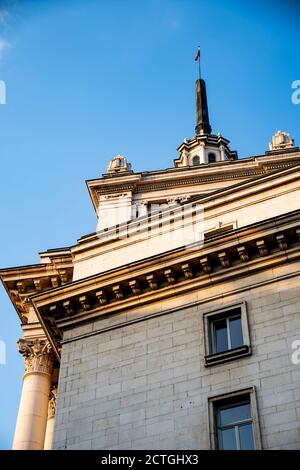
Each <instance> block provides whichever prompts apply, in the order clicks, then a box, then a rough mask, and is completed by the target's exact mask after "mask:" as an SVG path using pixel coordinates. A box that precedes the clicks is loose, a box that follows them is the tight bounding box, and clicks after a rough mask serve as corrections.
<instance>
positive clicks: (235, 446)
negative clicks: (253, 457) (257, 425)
mask: <svg viewBox="0 0 300 470" xmlns="http://www.w3.org/2000/svg"><path fill="white" fill-rule="evenodd" d="M217 435H218V448H219V449H223V450H253V449H255V446H254V438H253V427H252V416H251V408H250V401H249V400H248V401H246V402H244V403H239V404H235V405H234V404H233V405H229V406H221V407H220V408H218V410H217Z"/></svg>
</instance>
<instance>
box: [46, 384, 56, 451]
mask: <svg viewBox="0 0 300 470" xmlns="http://www.w3.org/2000/svg"><path fill="white" fill-rule="evenodd" d="M56 398H57V387H56V385H55V386H54V387H53V388H52V389H51V392H50V400H49V405H48V419H47V427H46V436H45V445H44V450H51V449H52V442H53V433H54V422H55V411H56Z"/></svg>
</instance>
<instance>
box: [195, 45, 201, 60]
mask: <svg viewBox="0 0 300 470" xmlns="http://www.w3.org/2000/svg"><path fill="white" fill-rule="evenodd" d="M198 60H200V47H198V50H197V54H196V57H195V61H196V62H197V61H198Z"/></svg>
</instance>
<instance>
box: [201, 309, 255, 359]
mask: <svg viewBox="0 0 300 470" xmlns="http://www.w3.org/2000/svg"><path fill="white" fill-rule="evenodd" d="M204 331H205V350H206V355H205V365H207V366H208V365H213V364H218V363H220V362H224V361H229V360H232V359H234V358H238V357H242V356H246V355H249V354H251V348H250V337H249V328H248V321H247V312H246V304H245V303H244V302H242V303H240V304H238V305H235V306H232V307H228V308H225V309H222V310H217V311H214V312H210V313H207V314H205V315H204Z"/></svg>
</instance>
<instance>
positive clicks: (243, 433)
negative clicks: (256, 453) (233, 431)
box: [239, 423, 255, 450]
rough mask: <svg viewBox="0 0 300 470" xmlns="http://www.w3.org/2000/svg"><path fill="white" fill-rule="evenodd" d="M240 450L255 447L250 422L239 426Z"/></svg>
mask: <svg viewBox="0 0 300 470" xmlns="http://www.w3.org/2000/svg"><path fill="white" fill-rule="evenodd" d="M239 433H240V447H241V450H253V449H255V445H254V438H253V429H252V424H251V423H249V424H244V425H243V426H240V427H239Z"/></svg>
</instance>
